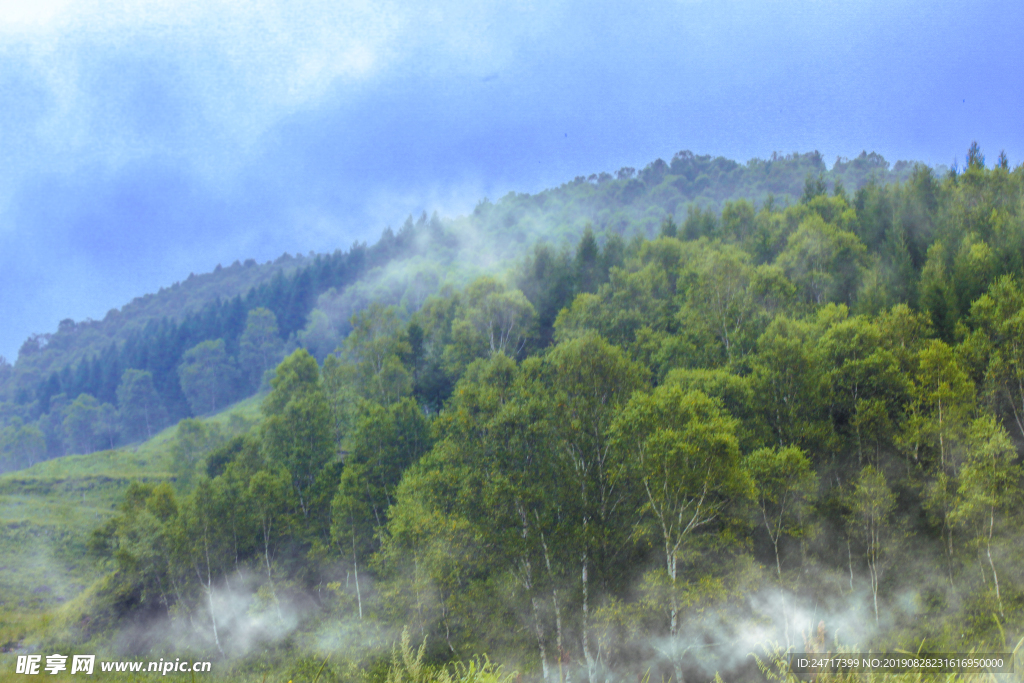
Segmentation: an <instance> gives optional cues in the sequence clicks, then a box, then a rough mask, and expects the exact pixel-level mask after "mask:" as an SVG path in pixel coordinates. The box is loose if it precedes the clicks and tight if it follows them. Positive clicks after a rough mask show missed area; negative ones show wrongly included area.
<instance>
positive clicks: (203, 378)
mask: <svg viewBox="0 0 1024 683" xmlns="http://www.w3.org/2000/svg"><path fill="white" fill-rule="evenodd" d="M178 378H179V380H180V381H181V390H182V392H183V393H184V394H185V397H186V398H187V399H188V403H189V406H190V407H191V408H192V412H193V413H194V414H195V415H206V414H209V413H215V412H217V405H218V404H220V405H221V407H223V405H224V401H225V399H226V397H227V396H229V395H230V393H229V392H230V387H231V384H232V383H233V382H234V380H235V368H234V367H233V365H232V363H231V361H230V360H229V358H228V355H227V351H226V350H225V347H224V340H223V339H217V340H216V341H204V342H202V343H201V344H197V345H196V346H194V347H192V348H191V349H189V350H188V351H186V352H185V354H184V355H183V356H182V362H181V365H179V366H178Z"/></svg>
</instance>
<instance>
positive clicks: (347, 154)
mask: <svg viewBox="0 0 1024 683" xmlns="http://www.w3.org/2000/svg"><path fill="white" fill-rule="evenodd" d="M1021 35H1024V8H1022V7H1021V5H1020V3H1019V2H1015V1H1006V2H984V1H978V2H967V3H953V2H945V3H936V2H923V1H917V0H914V1H911V0H884V1H877V2H876V1H872V0H856V1H855V2H851V1H850V0H843V1H832V0H791V1H787V2H783V1H778V2H773V1H771V0H767V1H766V0H749V1H742V2H740V1H736V2H732V1H730V0H707V1H700V0H676V1H674V2H658V1H656V0H655V1H653V2H646V3H638V4H637V5H633V4H632V3H622V2H615V3H611V2H608V3H605V2H595V1H593V0H592V1H590V2H572V1H570V2H558V1H553V0H546V1H545V2H535V3H534V2H515V1H511V0H502V1H501V2H473V3H469V2H436V3H429V4H428V3H402V2H392V1H390V0H374V1H373V2H369V1H367V2H346V1H344V0H326V1H323V2H320V1H318V0H287V1H284V0H282V1H281V2H275V1H273V0H240V1H237V2H235V1H231V0H184V1H179V2H174V1H171V2H169V1H168V0H152V1H151V0H126V1H123V2H99V1H94V0H76V1H75V2H70V1H66V0H33V2H31V3H29V2H26V1H25V0H0V102H2V106H0V155H2V156H0V160H2V163H0V354H2V355H5V356H6V357H7V358H8V359H9V360H11V361H13V360H14V357H15V356H16V354H17V349H18V347H19V346H20V344H21V342H22V341H23V340H24V339H25V338H26V337H27V336H28V335H29V334H30V333H32V332H49V331H53V330H55V329H56V325H57V322H58V321H59V320H60V319H62V318H66V317H71V318H74V319H76V320H81V319H83V318H86V317H93V318H101V317H103V315H104V314H105V313H106V311H107V310H108V309H110V308H114V307H120V306H121V305H123V304H124V303H126V302H127V301H129V300H130V299H131V298H133V297H135V296H138V295H141V294H144V293H146V292H150V291H155V290H156V289H158V288H159V287H160V286H162V285H169V284H171V283H172V282H174V281H176V280H181V279H184V278H185V277H187V276H188V274H189V272H191V271H195V272H204V271H208V270H211V269H212V268H213V267H214V266H216V265H217V264H218V263H222V264H224V265H227V264H229V263H231V262H232V261H234V260H235V259H241V260H244V259H245V258H248V257H255V258H257V259H259V260H261V261H262V260H267V259H271V258H275V257H277V256H279V255H280V254H281V253H282V252H284V251H288V252H292V253H294V252H297V251H299V252H306V251H309V250H311V249H312V250H317V251H331V250H334V249H336V248H339V247H340V248H347V247H348V246H350V245H351V244H352V242H353V241H355V240H370V241H373V240H375V239H376V237H377V236H378V235H379V234H380V231H381V230H382V229H383V228H384V227H385V226H386V225H389V224H390V225H392V226H396V227H397V226H398V225H400V224H401V223H402V221H403V220H404V218H405V216H406V215H407V214H409V213H415V214H419V212H420V211H422V210H424V209H426V210H427V211H428V212H429V211H433V210H435V209H436V210H438V211H440V213H441V214H442V215H456V214H458V213H463V212H465V211H467V210H469V209H471V208H472V207H473V206H474V205H475V203H476V201H477V200H478V199H480V198H481V197H483V196H489V197H491V198H492V199H493V198H497V197H500V196H501V195H503V194H505V193H506V192H508V191H509V190H516V191H525V192H529V191H536V190H539V189H543V188H544V187H548V186H551V185H557V184H560V183H562V182H564V181H566V180H570V179H572V178H573V177H574V176H576V175H581V174H586V175H589V174H590V173H593V172H599V171H611V172H614V171H615V170H617V169H618V168H620V167H622V166H635V167H637V168H639V167H642V166H644V165H646V164H647V163H648V162H650V161H652V160H653V159H655V158H657V157H662V158H664V159H666V160H668V159H669V158H671V156H672V155H673V154H674V153H675V152H677V151H679V150H682V149H690V150H693V151H694V152H695V153H709V154H713V155H723V156H726V157H730V158H733V159H737V160H739V161H746V160H748V159H750V158H752V157H755V156H759V157H764V156H768V155H770V154H771V152H772V151H775V150H778V151H782V152H793V151H801V152H806V151H811V150H814V149H817V150H819V151H821V152H822V153H823V154H824V155H825V158H826V159H827V160H828V161H829V163H831V162H832V160H834V159H835V157H836V156H855V155H856V154H858V153H860V151H861V150H865V149H866V150H868V151H872V150H873V151H877V152H879V153H881V154H882V155H884V156H885V157H886V158H887V159H889V160H890V161H895V160H897V159H913V160H921V161H924V162H927V163H929V164H946V165H949V164H951V163H952V162H953V161H954V159H955V158H959V159H960V160H961V163H962V159H963V156H964V153H965V151H966V149H967V147H968V145H969V144H970V142H971V141H972V140H977V141H978V142H979V143H980V144H981V147H982V149H983V151H984V152H986V154H987V155H988V157H989V159H994V158H995V156H996V155H997V154H998V152H999V150H1000V149H1005V150H1006V152H1007V154H1008V155H1009V157H1010V163H1011V164H1012V165H1014V166H1016V165H1017V164H1019V163H1021V161H1022V160H1024V124H1022V113H1024V111H1022V109H1024V108H1022V104H1024V69H1022V65H1024V41H1021Z"/></svg>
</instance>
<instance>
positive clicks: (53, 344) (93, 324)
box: [0, 254, 312, 396]
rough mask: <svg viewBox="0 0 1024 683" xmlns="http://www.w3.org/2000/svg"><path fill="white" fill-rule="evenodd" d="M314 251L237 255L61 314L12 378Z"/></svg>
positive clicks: (78, 354)
mask: <svg viewBox="0 0 1024 683" xmlns="http://www.w3.org/2000/svg"><path fill="white" fill-rule="evenodd" d="M311 257H312V255H310V256H303V255H301V254H296V255H295V256H291V255H290V254H283V255H282V256H280V257H279V258H278V259H277V260H275V261H273V262H271V261H267V262H266V263H256V261H254V260H253V259H248V260H246V261H245V263H241V262H239V261H235V262H234V263H232V264H231V265H230V266H228V267H226V268H224V267H222V266H219V265H218V266H217V267H216V268H215V269H214V270H213V272H210V273H203V274H200V275H196V274H194V273H190V274H189V276H188V277H187V278H186V279H185V280H183V281H181V282H175V283H174V284H172V285H171V286H169V287H161V288H160V291H158V292H156V293H153V294H145V295H143V296H140V297H137V298H135V299H132V300H131V301H130V302H129V303H127V304H125V305H124V306H122V307H121V308H120V309H116V308H112V309H110V311H108V312H107V315H106V316H104V318H103V320H91V319H86V320H83V321H81V322H75V321H74V320H71V319H70V318H68V319H65V320H62V321H61V322H60V325H58V327H57V331H56V332H53V333H47V334H34V335H32V336H31V337H29V338H28V339H26V340H25V342H24V343H23V344H22V345H21V348H20V350H19V351H18V358H17V362H16V363H15V365H14V367H13V368H12V371H11V372H10V373H9V376H8V378H7V383H8V384H14V385H20V386H24V385H25V384H28V383H33V382H37V381H38V380H39V379H40V378H45V377H47V376H49V374H50V373H51V372H54V371H58V372H59V371H60V370H61V369H62V368H64V367H66V366H69V365H74V364H76V363H78V362H80V361H82V360H84V359H85V358H88V357H89V356H92V355H96V354H99V353H101V352H102V351H103V350H105V349H106V348H107V347H108V346H110V344H112V343H114V344H123V343H124V342H125V341H126V340H127V339H128V338H129V337H130V336H131V334H132V333H133V332H137V331H139V330H141V329H142V328H144V327H145V325H146V323H148V322H150V321H154V320H157V321H158V320H162V319H164V318H166V319H169V320H180V319H182V318H183V317H184V316H186V315H187V314H189V313H192V312H195V311H198V310H199V309H201V308H202V307H203V306H206V305H208V304H209V303H210V302H212V301H215V300H217V299H231V298H233V297H235V296H238V295H240V294H245V293H246V292H248V291H249V290H251V289H252V288H254V287H258V286H259V285H261V284H263V283H265V282H269V281H270V280H271V279H272V278H273V277H274V276H275V275H276V274H277V273H282V274H285V275H287V274H290V273H291V272H293V271H294V270H296V269H298V268H302V267H304V266H306V265H308V264H309V263H310V262H311V261H312V258H311ZM0 386H3V385H2V384H0ZM0 396H2V394H0Z"/></svg>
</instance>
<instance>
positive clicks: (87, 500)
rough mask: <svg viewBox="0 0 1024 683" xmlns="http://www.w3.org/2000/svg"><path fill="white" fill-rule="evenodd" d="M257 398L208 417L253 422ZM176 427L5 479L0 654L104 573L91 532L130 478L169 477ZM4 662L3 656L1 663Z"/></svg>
mask: <svg viewBox="0 0 1024 683" xmlns="http://www.w3.org/2000/svg"><path fill="white" fill-rule="evenodd" d="M261 398H262V397H259V396H254V397H252V398H249V399H246V400H245V401H242V402H240V403H237V404H235V405H233V406H231V407H229V408H227V409H226V410H225V411H223V412H222V413H220V414H218V415H215V416H212V417H210V418H208V419H207V420H206V421H208V422H217V423H222V424H224V425H225V426H226V423H227V422H228V419H229V418H230V415H232V414H235V415H240V416H242V417H244V418H246V419H249V420H253V419H255V418H257V417H258V415H259V404H260V401H261ZM176 433H177V427H176V426H175V427H168V428H167V429H165V430H163V431H162V432H160V433H159V434H157V435H156V436H154V437H153V438H152V439H150V440H149V441H146V442H145V443H141V444H136V445H134V446H128V447H125V448H119V449H116V450H112V451H99V452H96V453H90V454H89V455H71V456H67V457H63V458H57V459H55V460H48V461H46V462H42V463H39V464H37V465H34V466H32V467H30V468H29V469H26V470H21V471H19V472H14V473H11V474H6V475H3V476H0V558H2V560H0V651H2V650H5V649H9V648H10V647H11V646H12V645H13V643H17V642H18V641H21V640H22V639H23V638H25V636H26V635H28V634H31V633H33V632H35V631H37V630H38V629H40V628H43V627H45V626H46V625H47V623H48V621H49V619H50V618H51V617H52V616H53V614H54V612H55V611H56V610H57V609H58V608H59V607H60V606H61V605H63V604H65V603H66V602H68V601H69V600H72V599H74V598H75V597H77V596H78V595H80V594H81V593H82V592H83V591H85V590H86V589H88V587H89V586H90V585H92V584H93V583H94V582H95V581H96V580H97V579H99V578H100V577H101V576H102V575H103V573H104V568H103V567H101V566H99V565H98V564H97V563H96V562H95V561H94V560H92V559H91V558H89V557H88V556H87V553H86V544H87V542H88V538H89V534H90V533H91V532H92V530H93V529H95V528H96V527H98V526H99V525H100V524H102V523H103V522H104V521H106V520H107V519H109V518H110V517H111V516H112V515H113V514H115V512H116V508H117V506H118V504H119V503H120V502H121V499H122V496H123V494H124V490H125V489H126V488H127V487H128V485H129V484H130V483H131V482H132V481H137V480H144V481H161V480H166V479H169V478H170V476H171V475H170V474H169V473H168V470H169V468H170V464H171V455H170V451H171V445H172V444H173V442H174V438H175V435H176ZM4 659H6V657H5V658H4Z"/></svg>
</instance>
